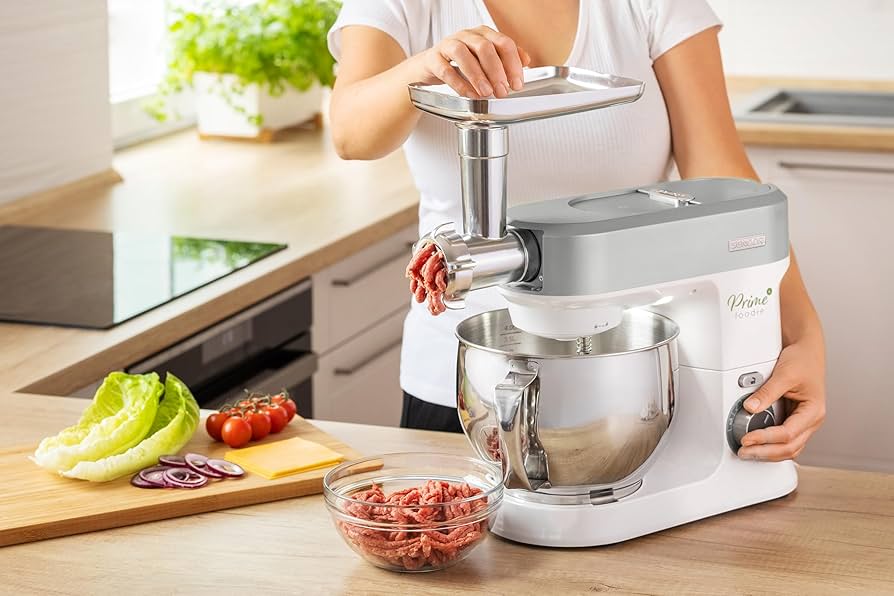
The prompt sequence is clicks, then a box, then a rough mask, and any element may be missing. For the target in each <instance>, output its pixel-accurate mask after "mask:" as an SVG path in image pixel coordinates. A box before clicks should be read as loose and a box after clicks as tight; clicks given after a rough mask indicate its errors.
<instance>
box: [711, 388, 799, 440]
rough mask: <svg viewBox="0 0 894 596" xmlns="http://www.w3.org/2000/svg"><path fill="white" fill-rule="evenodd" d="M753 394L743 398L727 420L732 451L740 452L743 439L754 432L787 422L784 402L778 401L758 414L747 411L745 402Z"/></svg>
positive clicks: (728, 437)
mask: <svg viewBox="0 0 894 596" xmlns="http://www.w3.org/2000/svg"><path fill="white" fill-rule="evenodd" d="M750 395H751V394H750V393H749V394H748V395H745V396H743V397H742V398H741V399H740V400H739V401H737V402H736V404H735V405H734V406H733V407H732V409H731V410H730V413H729V415H728V416H727V420H726V440H727V443H729V446H730V449H732V450H733V451H734V452H738V451H739V448H740V447H741V446H742V437H744V436H745V435H747V434H748V433H750V432H751V431H753V430H758V429H761V428H767V427H770V426H776V425H777V424H782V422H783V420H785V409H784V407H783V402H782V400H781V399H780V400H776V401H775V402H773V404H771V405H770V407H769V408H767V409H766V410H764V411H762V412H757V413H756V414H752V413H750V412H749V411H748V410H746V409H745V407H744V403H745V400H746V399H748V397H749V396H750Z"/></svg>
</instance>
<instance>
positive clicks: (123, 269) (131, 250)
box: [0, 226, 286, 329]
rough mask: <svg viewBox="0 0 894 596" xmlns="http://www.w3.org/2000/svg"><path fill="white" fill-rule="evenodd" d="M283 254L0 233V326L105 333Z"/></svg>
mask: <svg viewBox="0 0 894 596" xmlns="http://www.w3.org/2000/svg"><path fill="white" fill-rule="evenodd" d="M285 247H286V245H285V244H268V243H263V242H238V241H231V240H211V239H205V238H188V237H183V236H163V235H153V234H148V233H140V232H133V233H131V232H115V233H111V232H96V231H85V230H62V229H55V228H37V227H25V226H0V321H11V322H17V323H41V324H50V325H63V326H67V327H85V328H90V329H108V328H110V327H113V326H115V325H117V324H119V323H122V322H124V321H126V320H128V319H131V318H133V317H135V316H137V315H139V314H142V313H145V312H146V311H149V310H152V309H153V308H156V307H158V306H161V305H162V304H165V303H167V302H170V301H171V300H173V299H175V298H178V297H180V296H183V295H184V294H187V293H189V292H191V291H193V290H195V289H197V288H200V287H202V286H204V285H207V284H209V283H211V282H213V281H216V280H218V279H220V278H222V277H225V276H227V275H229V274H230V273H233V272H234V271H238V270H239V269H242V268H244V267H247V266H248V265H251V264H252V263H255V262H257V261H259V260H261V259H263V258H265V257H267V256H269V255H272V254H273V253H275V252H277V251H280V250H282V249H284V248H285Z"/></svg>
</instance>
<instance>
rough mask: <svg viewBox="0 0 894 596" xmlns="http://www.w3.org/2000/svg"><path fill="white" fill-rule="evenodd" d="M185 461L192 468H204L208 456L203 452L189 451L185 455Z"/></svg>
mask: <svg viewBox="0 0 894 596" xmlns="http://www.w3.org/2000/svg"><path fill="white" fill-rule="evenodd" d="M183 461H185V462H186V465H187V466H189V467H191V468H203V467H205V462H206V461H208V458H207V457H205V456H204V455H202V454H201V453H187V454H186V455H184V456H183Z"/></svg>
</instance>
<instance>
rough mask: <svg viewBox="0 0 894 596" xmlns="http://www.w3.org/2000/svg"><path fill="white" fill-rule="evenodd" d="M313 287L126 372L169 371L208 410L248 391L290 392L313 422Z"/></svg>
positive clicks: (295, 290)
mask: <svg viewBox="0 0 894 596" xmlns="http://www.w3.org/2000/svg"><path fill="white" fill-rule="evenodd" d="M311 306H312V305H311V282H310V280H306V281H304V282H302V283H300V284H298V285H296V286H294V287H292V288H289V289H287V290H284V291H283V292H281V293H279V294H276V295H275V296H272V297H270V298H268V299H266V300H264V301H262V302H260V303H258V304H255V305H254V306H252V307H250V308H248V309H246V310H244V311H242V312H240V313H239V314H237V315H235V316H233V317H230V318H229V319H226V320H225V321H222V322H220V323H218V324H216V325H214V326H213V327H210V328H208V329H206V330H204V331H202V332H200V333H198V334H196V335H194V336H192V337H190V338H188V339H186V340H184V341H182V342H180V343H178V344H177V345H175V346H172V347H170V348H168V349H166V350H164V351H162V352H159V353H158V354H155V355H153V356H151V357H150V358H147V359H146V360H143V361H142V362H138V363H136V364H134V365H133V366H130V367H128V368H127V369H126V371H127V372H128V373H146V372H150V371H155V372H156V373H158V375H159V376H160V377H162V378H164V374H165V373H166V372H168V371H170V372H172V373H174V374H175V375H176V376H177V377H179V378H180V379H182V380H183V382H184V383H186V385H187V386H188V387H189V388H190V389H191V390H192V392H193V395H195V398H196V400H197V401H198V402H199V405H201V406H202V407H203V408H207V409H218V408H220V407H221V406H222V405H224V404H226V403H234V402H235V401H238V400H239V399H241V397H243V396H244V395H245V393H244V392H245V391H254V392H261V393H271V394H272V393H277V392H279V391H280V390H282V389H286V390H288V391H289V393H290V394H291V395H292V398H293V399H294V400H295V403H296V405H297V406H298V413H299V414H301V415H302V416H304V417H305V418H310V417H312V416H313V411H312V408H313V383H312V380H311V379H312V376H313V374H314V372H315V371H316V369H317V357H316V355H315V354H314V353H313V352H312V351H311V321H312V316H313V312H312V308H311Z"/></svg>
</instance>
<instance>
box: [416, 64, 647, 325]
mask: <svg viewBox="0 0 894 596" xmlns="http://www.w3.org/2000/svg"><path fill="white" fill-rule="evenodd" d="M524 74H525V84H524V87H523V88H522V89H521V90H519V91H514V92H512V93H510V94H509V96H508V97H505V98H502V99H495V98H485V99H471V98H467V97H461V96H459V95H457V94H456V92H455V91H453V90H452V89H451V88H450V87H448V86H447V85H422V84H414V85H410V99H411V101H412V102H413V104H414V105H415V106H416V107H417V108H419V109H420V110H423V111H425V112H428V113H430V114H434V115H435V116H439V117H441V118H445V119H448V120H451V121H453V122H455V124H456V127H457V134H458V137H459V155H460V169H461V177H462V200H463V228H462V230H459V231H458V230H456V229H455V228H454V226H453V225H452V224H445V225H443V226H440V227H438V228H437V229H435V230H432V231H431V232H430V233H429V234H427V235H426V236H424V237H423V238H422V239H421V240H420V242H419V244H418V245H417V247H416V248H417V251H416V252H417V256H418V257H419V258H417V259H414V262H412V263H411V264H410V267H409V268H408V271H407V273H408V275H409V276H410V277H411V279H413V281H412V282H411V290H412V291H413V293H414V294H415V295H416V296H417V300H419V301H420V302H421V301H422V300H424V299H425V297H426V296H428V298H429V309H430V310H431V312H432V313H433V314H438V313H439V312H443V310H444V308H445V307H446V308H462V307H463V306H464V297H465V295H466V294H467V293H468V292H469V290H472V289H475V288H479V287H487V286H492V285H498V284H504V283H511V282H518V281H530V278H531V276H533V275H535V274H536V270H537V268H538V255H537V249H536V246H535V243H534V241H533V240H534V239H533V238H531V237H527V236H524V235H522V234H519V233H518V232H516V231H512V230H508V231H507V229H506V158H507V155H508V151H509V128H508V127H509V125H510V124H514V123H518V122H526V121H530V120H537V119H542V118H550V117H554V116H561V115H566V114H575V113H579V112H585V111H589V110H595V109H599V108H606V107H609V106H614V105H618V104H623V103H629V102H632V101H636V100H637V99H639V97H640V96H641V95H642V92H643V83H642V82H641V81H636V80H633V79H628V78H624V77H618V76H613V75H606V74H601V73H596V72H592V71H588V70H584V69H580V68H570V67H564V66H563V67H557V66H544V67H540V68H529V69H525V71H524ZM460 232H461V233H460ZM428 245H434V246H435V247H436V249H437V253H436V254H433V253H432V249H430V248H429V249H428V254H426V255H425V258H423V257H422V255H420V254H419V253H420V252H422V251H424V250H426V248H427V246H428ZM429 259H430V261H431V262H430V263H426V262H425V261H426V260H429ZM423 266H425V270H424V271H423Z"/></svg>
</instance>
